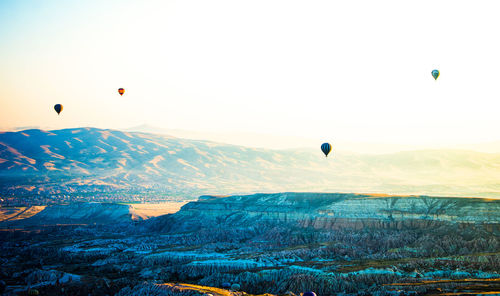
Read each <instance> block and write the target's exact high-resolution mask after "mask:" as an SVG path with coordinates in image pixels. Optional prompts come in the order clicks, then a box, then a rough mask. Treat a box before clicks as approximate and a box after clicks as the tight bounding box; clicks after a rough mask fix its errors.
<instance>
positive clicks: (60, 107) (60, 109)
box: [54, 104, 63, 115]
mask: <svg viewBox="0 0 500 296" xmlns="http://www.w3.org/2000/svg"><path fill="white" fill-rule="evenodd" d="M54 110H56V112H57V115H59V113H61V111H62V110H63V105H61V104H55V105H54Z"/></svg>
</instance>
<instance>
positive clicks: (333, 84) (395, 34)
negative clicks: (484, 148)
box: [0, 0, 500, 145]
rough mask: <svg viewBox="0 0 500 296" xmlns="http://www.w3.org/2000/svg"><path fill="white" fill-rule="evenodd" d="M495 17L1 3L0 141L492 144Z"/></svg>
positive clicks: (499, 6) (497, 52)
mask: <svg viewBox="0 0 500 296" xmlns="http://www.w3.org/2000/svg"><path fill="white" fill-rule="evenodd" d="M499 11H500V2H499V1H495V0H493V1H480V0H478V1H459V0H450V1H440V0H432V1H428V0H420V1H402V0H395V1H385V0H382V1H380V0H379V1H373V0H367V1H361V0H349V1H290V0H285V1H272V0H265V1H256V0H253V1H238V0H228V1H219V0H210V1H207V0H200V1H190V0H182V1H123V0H120V1H91V0H87V1H62V0H61V1H34V0H33V1H23V0H19V1H18V0H0V128H2V129H7V128H12V127H19V126H39V127H50V128H67V127H79V126H94V127H100V128H120V129H121V128H128V127H132V126H136V125H140V124H145V123H146V124H150V125H153V126H157V127H161V128H169V129H183V130H195V131H208V132H241V133H243V134H244V133H265V134H271V135H273V134H274V135H279V136H292V137H297V138H317V139H324V140H327V141H332V142H335V141H341V142H342V141H351V142H352V141H354V142H380V143H393V144H401V145H433V144H434V143H439V144H440V145H441V144H445V145H446V144H449V145H453V144H455V143H461V144H464V143H476V142H490V141H498V140H500V132H499V130H500V116H499V113H500V71H499V69H500V38H498V36H499V28H500V17H499V15H498V12H499ZM433 69H439V70H440V71H441V76H440V77H439V78H438V80H437V81H434V79H433V78H432V76H431V71H432V70H433ZM119 87H123V88H125V95H124V96H123V97H120V96H119V95H118V93H117V89H118V88H119ZM56 103H60V104H63V105H64V110H63V112H62V113H61V115H60V116H57V114H56V113H55V111H54V110H53V105H54V104H56Z"/></svg>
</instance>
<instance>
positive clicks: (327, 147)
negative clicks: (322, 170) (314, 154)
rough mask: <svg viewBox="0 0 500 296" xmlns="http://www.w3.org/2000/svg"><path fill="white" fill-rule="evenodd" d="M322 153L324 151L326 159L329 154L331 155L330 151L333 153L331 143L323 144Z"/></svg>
mask: <svg viewBox="0 0 500 296" xmlns="http://www.w3.org/2000/svg"><path fill="white" fill-rule="evenodd" d="M321 151H323V153H324V154H325V157H328V153H330V151H332V145H330V144H329V143H323V144H321Z"/></svg>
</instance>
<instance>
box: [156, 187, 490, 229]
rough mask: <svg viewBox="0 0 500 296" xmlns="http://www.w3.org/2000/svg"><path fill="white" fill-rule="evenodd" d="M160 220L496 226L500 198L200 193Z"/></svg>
mask: <svg viewBox="0 0 500 296" xmlns="http://www.w3.org/2000/svg"><path fill="white" fill-rule="evenodd" d="M162 219H167V220H168V222H167V223H165V224H164V225H165V227H166V228H165V230H171V231H175V230H179V231H185V230H190V229H196V228H200V227H206V226H210V225H218V224H226V225H234V226H251V225H255V224H256V223H292V224H298V225H301V226H304V227H314V228H324V229H336V228H345V227H348V228H355V229H361V228H366V227H375V228H399V229H401V228H408V227H410V228H414V227H417V228H420V227H429V226H432V225H440V224H443V223H450V222H451V223H457V224H467V225H471V224H487V225H488V227H489V228H491V229H492V230H494V229H499V228H498V225H499V223H500V200H488V199H477V198H448V197H428V196H380V195H379V196H376V195H359V194H334V193H332V194H328V193H276V194H255V195H247V196H242V195H238V196H225V197H219V196H202V197H200V198H199V200H198V201H196V202H190V203H188V204H186V205H185V206H183V207H182V209H181V211H179V212H178V213H176V214H174V215H172V216H171V217H165V218H162ZM159 221H161V219H160V220H159ZM160 224H161V223H160ZM157 227H158V225H157Z"/></svg>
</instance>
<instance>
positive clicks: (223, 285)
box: [222, 282, 231, 289]
mask: <svg viewBox="0 0 500 296" xmlns="http://www.w3.org/2000/svg"><path fill="white" fill-rule="evenodd" d="M222 288H224V289H230V288H231V283H227V282H226V283H222Z"/></svg>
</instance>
